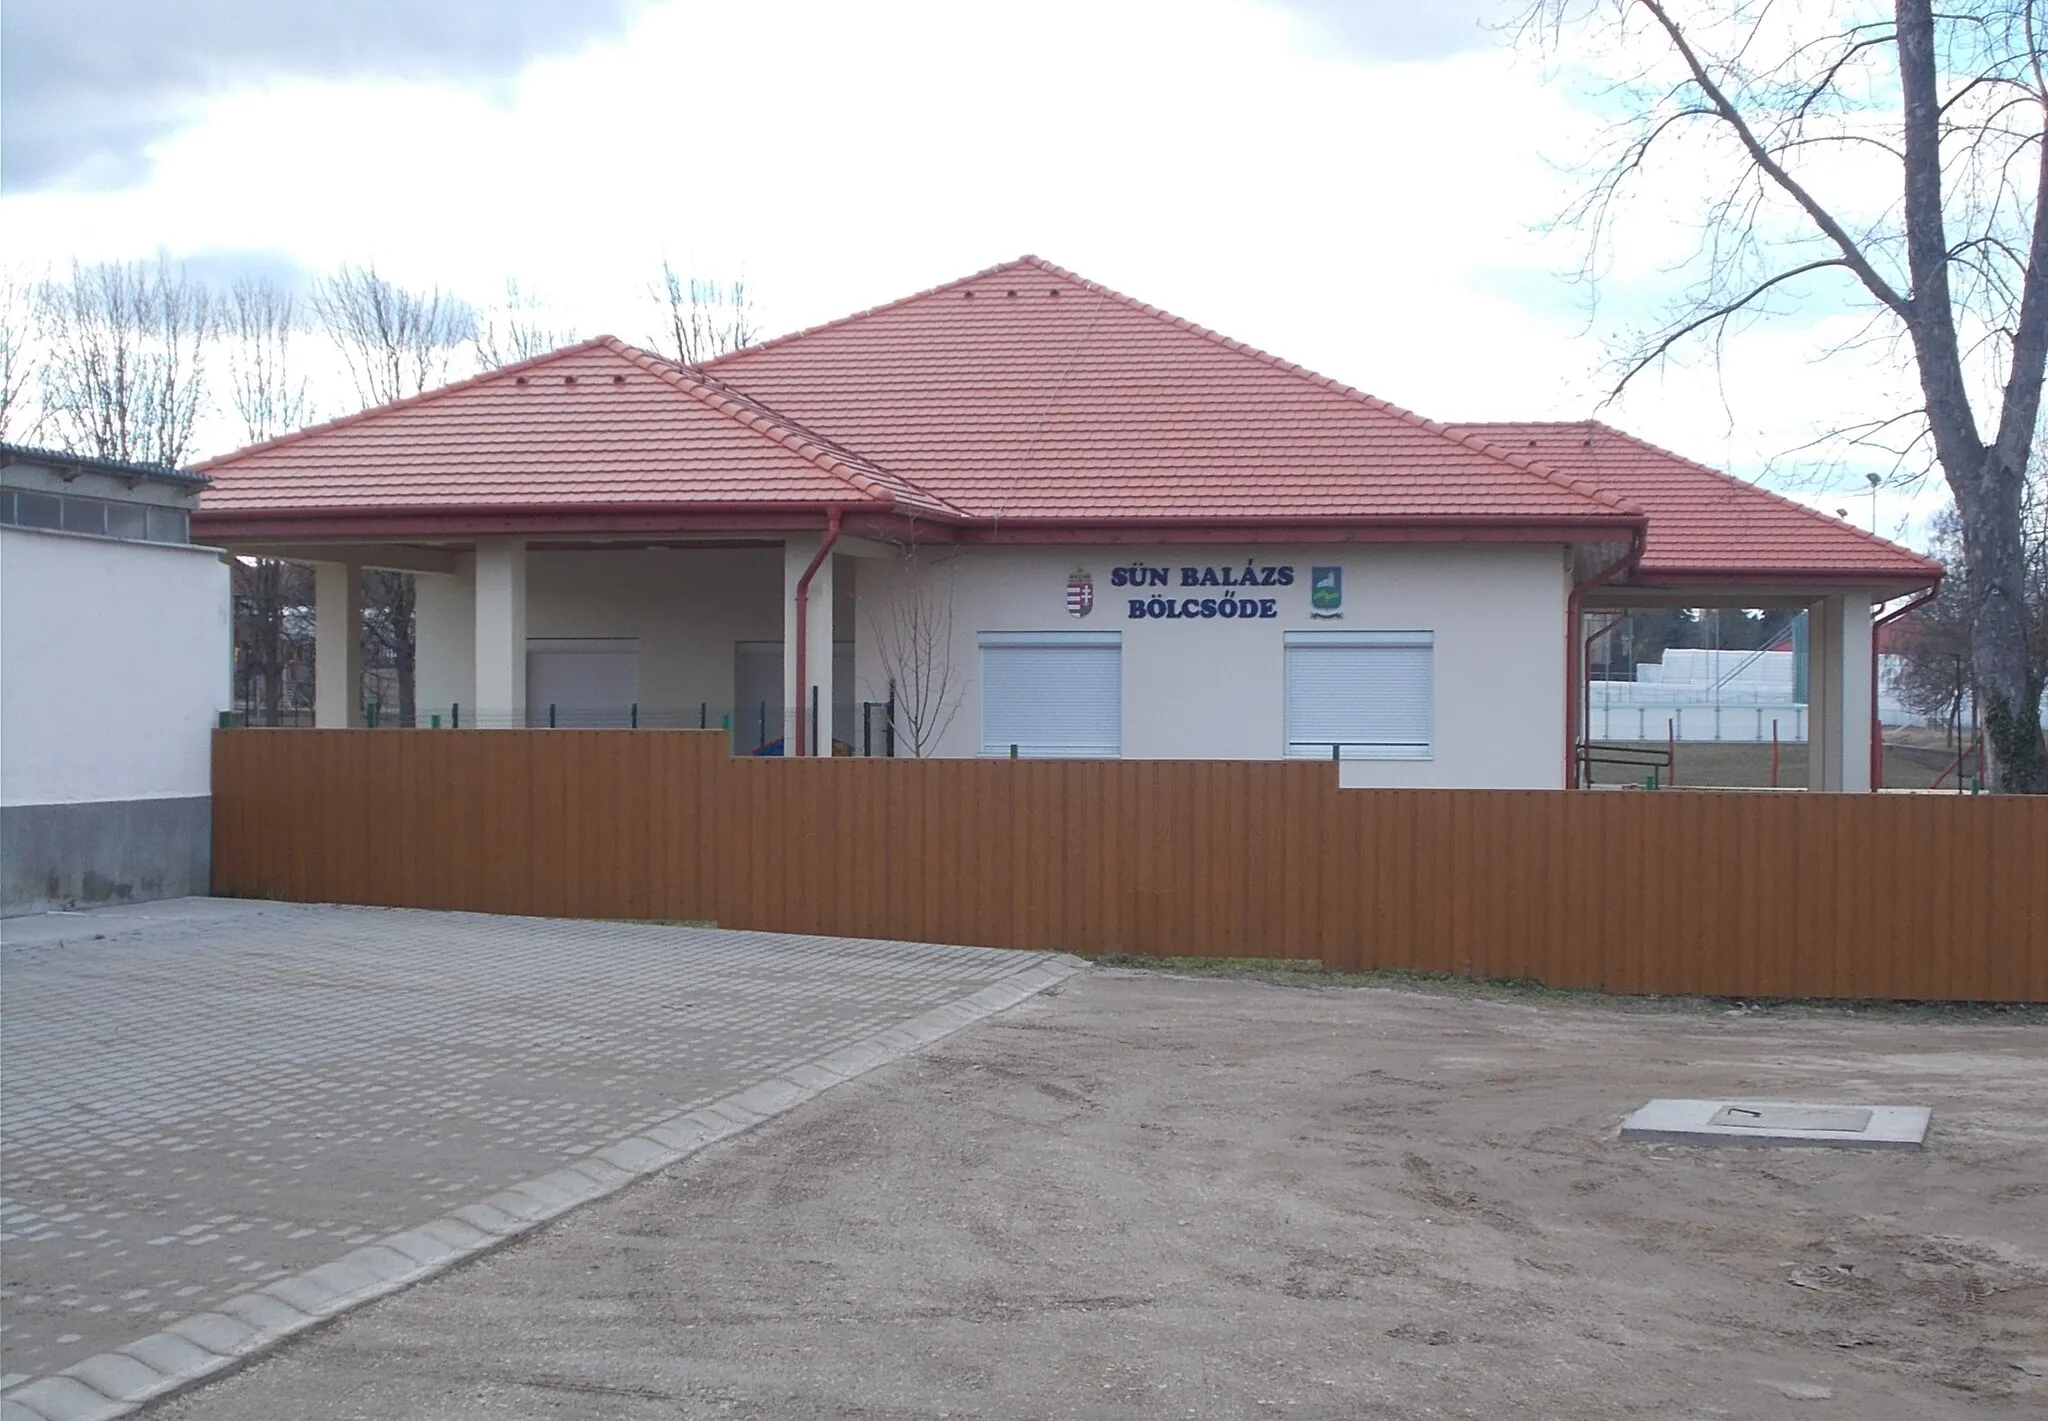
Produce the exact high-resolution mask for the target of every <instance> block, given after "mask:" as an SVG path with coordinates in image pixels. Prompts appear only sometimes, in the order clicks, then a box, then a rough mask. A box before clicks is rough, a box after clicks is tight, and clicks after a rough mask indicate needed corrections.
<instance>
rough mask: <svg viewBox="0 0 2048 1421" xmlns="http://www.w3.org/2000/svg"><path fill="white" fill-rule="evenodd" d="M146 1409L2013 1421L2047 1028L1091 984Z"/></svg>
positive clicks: (2045, 1309) (2037, 1311)
mask: <svg viewBox="0 0 2048 1421" xmlns="http://www.w3.org/2000/svg"><path fill="white" fill-rule="evenodd" d="M1659 1095H1665V1096H1705V1095H1731V1096H1734V1095H1747V1096H1760V1097H1766V1098H1770V1097H1776V1098H1784V1099H1802V1098H1803V1099H1816V1098H1817V1099H1823V1100H1844V1101H1864V1102H1872V1103H1892V1104H1924V1105H1928V1106H1931V1107H1932V1108H1933V1110H1934V1126H1933V1130H1932V1132H1931V1134H1930V1136H1929V1143H1928V1148H1927V1149H1926V1150H1925V1151H1924V1152H1920V1153H1888V1152H1873V1153H1865V1152H1854V1151H1812V1150H1768V1149H1755V1150H1744V1149H1728V1148H1720V1149H1699V1148H1693V1147H1685V1146H1668V1145H1624V1144H1622V1143H1620V1142H1619V1141H1618V1140H1617V1138H1616V1127H1617V1124H1618V1122H1619V1120H1620V1118H1621V1116H1622V1115H1623V1114H1625V1113H1626V1112H1627V1111H1628V1110H1630V1109H1632V1108H1633V1107H1635V1106H1636V1105H1638V1104H1640V1103H1642V1101H1643V1100H1645V1099H1647V1098H1649V1097H1651V1096H1659ZM158 1414H159V1415H161V1416H163V1417H166V1418H170V1417H175V1418H180V1421H202V1419H203V1421H227V1418H250V1421H254V1418H270V1417H276V1416H284V1415H290V1416H295V1417H307V1418H342V1417H380V1418H381V1417H400V1416H405V1417H428V1418H471V1417H475V1418H482V1417H526V1416H532V1417H552V1416H576V1417H620V1418H643V1417H644V1418H653V1417H713V1416H778V1417H779V1416H789V1417H827V1416H831V1417H839V1416H844V1417H903V1418H909V1417H920V1418H921V1417H941V1416H980V1417H1044V1416H1074V1417H1159V1416H1197V1417H1214V1416H1228V1417H1235V1416H1260V1417H1265V1416H1302V1417H1311V1416H1313V1417H1358V1416H1366V1415H1370V1416H1373V1417H1395V1418H1404V1417H1424V1416H1472V1417H1502V1416H1530V1417H1621V1416H1659V1417H1663V1416H1674V1417H1707V1416H1713V1417H1728V1418H1745V1417H1758V1418H1762V1417H1772V1418H1776V1417H1784V1416H1795V1417H1804V1416H1812V1417H1828V1416H1839V1417H1856V1418H1860V1421H1885V1418H1900V1421H1905V1418H1914V1419H1915V1421H1919V1419H1920V1418H1937V1417H1972V1418H1976V1417H2029V1418H2037V1417H2040V1416H2042V1415H2043V1414H2048V1030H2044V1028H2043V1027H2042V1026H2041V1025H2040V1024H2039V1023H2038V1022H2037V1021H2033V1020H2019V1021H2007V1022H1999V1021H1984V1020H1977V1019H1970V1018H1967V1017H1963V1016H1957V1017H1955V1018H1949V1019H1944V1018H1940V1017H1935V1018H1929V1017H1927V1016H1925V1015H1921V1014H1912V1013H1883V1012H1879V1013H1871V1014H1862V1015H1857V1014H1847V1013H1840V1014H1826V1013H1812V1012H1797V1011H1793V1012H1765V1013H1740V1012H1734V1013H1728V1012H1722V1011H1719V1010H1708V1011H1700V1010H1697V1009H1694V1010H1672V1011H1655V1010H1651V1011H1645V1010H1632V1011H1617V1010H1613V1009H1611V1008H1608V1007H1605V1006H1602V1005H1599V1004H1576V1003H1571V1002H1556V1001H1533V1000H1532V1001H1513V1000H1509V1001H1501V1000H1485V999H1474V998H1470V997H1458V996H1441V995H1432V994H1429V993H1425V992H1413V991H1388V990H1378V989H1358V988H1333V987H1303V986H1287V985H1274V984H1269V983H1265V982H1260V981H1247V980H1219V979H1191V978H1180V977H1172V976H1166V975H1161V974H1159V973H1156V972H1125V971H1116V970H1109V969H1098V970H1096V971H1092V972H1088V973H1084V974H1082V975H1081V976H1078V977H1076V978H1074V979H1072V980H1071V981H1069V982H1068V983H1067V984H1066V985H1065V986H1064V987H1063V988H1060V989H1056V995H1049V996H1046V997H1041V998H1038V999H1036V1000H1034V1001H1031V1002H1028V1003H1026V1004H1025V1005H1023V1006H1021V1007H1019V1008H1017V1009H1016V1010H1014V1011H1012V1012H1009V1013H1007V1014H1006V1015H1004V1016H1002V1017H998V1018H996V1019H994V1020H992V1021H989V1022H987V1023H984V1024H983V1025H981V1026H979V1027H977V1028H974V1029H972V1030H970V1031H967V1032H964V1033H962V1034H960V1035H958V1036H955V1037H952V1038H950V1039H948V1040H947V1041H945V1042H943V1043H941V1044H939V1045H938V1046H936V1047H933V1048H931V1049H929V1050H927V1051H925V1052H924V1053H922V1054H920V1055H918V1056H916V1057H913V1058H910V1059H908V1060H906V1061H903V1062H900V1063H898V1064H896V1065H893V1066H890V1067H887V1068H884V1069H882V1070H879V1071H876V1072H874V1073H872V1074H870V1075H868V1076H866V1077H863V1078H862V1079H860V1080H858V1081H855V1082H853V1083H851V1084H849V1085H846V1086H843V1087H841V1088H839V1089H837V1090H834V1091H831V1092H829V1093H827V1094H826V1095H825V1096H823V1097H821V1098H820V1099H818V1100H816V1101H813V1102H811V1103H810V1104H808V1105H805V1106H803V1107H801V1108H799V1109H797V1110H796V1111H794V1112H792V1113H791V1114H789V1115H787V1116H784V1117H782V1118H780V1119H778V1120H776V1121H774V1122H772V1123H771V1124H769V1125H767V1126H765V1127H763V1128H762V1129H760V1130H758V1131H756V1132H755V1133H753V1134H751V1135H748V1136H745V1137H742V1138H741V1139H739V1140H737V1141H735V1142H732V1143H729V1144H726V1145H722V1146H719V1147H716V1148H714V1149H711V1150H708V1151H706V1152H704V1153H703V1154H701V1155H698V1156H696V1157H694V1158H693V1159H691V1160H690V1161H688V1162H686V1163H685V1164H683V1165H680V1166H678V1167H676V1168H675V1169H674V1170H672V1171H670V1172H669V1173H668V1174H666V1175H664V1176H661V1177H659V1178H656V1179H652V1180H650V1181H648V1182H646V1183H644V1184H642V1185H640V1186H638V1187H636V1188H634V1189H632V1190H630V1191H628V1192H627V1193H625V1194H622V1195H620V1196H618V1197H616V1198H614V1199H612V1200H610V1201H607V1202H604V1203H601V1204H598V1205H595V1206H593V1207H591V1208H589V1209H586V1210H584V1211H582V1212H581V1213H578V1214H576V1215H573V1216H571V1217H569V1218H567V1219H565V1220H563V1221H562V1222H560V1223H558V1224H556V1225H554V1226H552V1227H550V1228H548V1229H546V1230H545V1231H543V1232H541V1233H540V1234H537V1235H535V1236H533V1237H531V1238H529V1239H528V1240H526V1241H524V1242H522V1243H520V1244H517V1245H515V1246H513V1247H510V1248H508V1249H506V1250H504V1251H502V1252H500V1253H497V1254H494V1255H492V1256H490V1257H488V1258H485V1259H483V1260H481V1261H480V1262H478V1263H476V1264H473V1265H471V1266H469V1267H467V1268H464V1269H462V1270H460V1271H459V1272H456V1273H453V1274H450V1275H448V1276H446V1277H444V1278H441V1279H439V1280H436V1281H434V1282H431V1283H428V1284H425V1285H423V1286H421V1287H418V1288H416V1289H413V1290H412V1291H410V1292H407V1293H405V1294H402V1295H399V1296H397V1297H395V1298H392V1299H390V1300H388V1301H386V1302H384V1303H380V1304H377V1305H374V1306H372V1307H369V1308H367V1309H364V1310H363V1311H361V1312H358V1313H355V1314H352V1315H350V1316H348V1317H346V1318H344V1319H342V1320H341V1321H339V1322H338V1323H336V1324H335V1325H333V1326H330V1327H328V1328H326V1329H323V1330H322V1331H320V1332H318V1333H315V1334H311V1335H309V1336H307V1337H306V1338H305V1339H303V1340H302V1341H300V1342H297V1343H295V1344H292V1345H290V1346H288V1347H287V1348H285V1349H284V1350H283V1351H281V1352H280V1353H277V1354H275V1355H273V1356H272V1357H270V1358H269V1359H267V1360H265V1361H262V1362H259V1363H257V1364H256V1365H255V1366H253V1367H251V1368H250V1369H249V1370H247V1371H245V1372H242V1373H240V1374H238V1375H236V1376H234V1377H231V1378H229V1379H227V1380H225V1381H223V1382H221V1383H219V1384H217V1385H214V1386H212V1387H209V1388H206V1389H204V1390H202V1391H199V1392H195V1393H192V1394H190V1395H188V1396H186V1397H184V1398H181V1399H178V1400H176V1401H174V1402H172V1403H171V1404H169V1405H168V1406H166V1407H164V1408H163V1409H162V1410H161V1411H160V1412H159V1413H158Z"/></svg>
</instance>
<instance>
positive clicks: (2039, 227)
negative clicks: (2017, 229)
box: [1896, 0, 2048, 794]
mask: <svg viewBox="0 0 2048 1421" xmlns="http://www.w3.org/2000/svg"><path fill="white" fill-rule="evenodd" d="M1896 16H1897V21H1898V51H1899V85H1900V90H1901V93H1902V95H1903V98H1904V106H1905V133H1904V137H1905V150H1904V155H1903V156H1904V159H1905V179H1906V185H1905V219H1906V259H1907V265H1908V267H1909V269H1910V270H1911V272H1912V276H1913V293H1912V296H1911V297H1910V298H1909V299H1908V300H1907V302H1906V304H1905V310H1904V312H1903V313H1902V314H1903V315H1904V316H1905V320H1906V327H1907V330H1908V332H1909V333H1910V334H1911V336H1912V340H1913V354H1914V356H1915V364H1916V365H1917V366H1918V367H1919V373H1920V391H1921V393H1922V395H1924V396H1925V397H1926V400H1927V406H1926V408H1927V425H1928V430H1929V432H1930V433H1931V434H1933V436H1934V452H1935V457H1936V458H1937V459H1938V460H1939V461H1940V463H1941V470H1942V473H1943V475H1944V476H1945V477H1946V478H1947V480H1948V486H1949V491H1950V492H1951V493H1952V494H1953V495H1954V496H1955V501H1956V516H1957V517H1958V518H1959V519H1960V520H1961V522H1962V525H1963V556H1964V559H1965V561H1966V562H1967V563H1968V565H1969V578H1970V588H1969V593H1970V599H1971V602H1972V604H1973V605H1972V607H1971V615H1970V633H1971V669H1972V670H1973V671H1974V672H1975V675H1976V682H1977V690H1978V696H1979V700H1978V705H1977V714H1978V723H1979V725H1980V726H1981V727H1982V728H1983V730H1984V731H1985V734H1986V743H1987V745H1988V746H1989V749H1990V752H1991V765H1990V771H1991V773H1990V788H1991V789H1992V790H1993V792H1995V793H2003V794H2048V753H2044V749H2043V745H2042V739H2041V722H2040V705H2041V686H2040V683H2039V682H2038V681H2036V680H2035V679H2034V676H2033V669H2032V666H2031V664H2030V661H2029V658H2028V656H2027V602H2026V587H2027V569H2026V526H2025V522H2024V520H2023V519H2022V517H2021V513H2020V489H2021V485H2022V481H2023V479H2024V478H2025V473H2026V470H2025V463H2026V450H2027V448H2028V447H2029V446H2030V445H2031V444H2032V443H2033V437H2034V422H2035V419H2036V417H2037V415H2038V412H2039V410H2040V407H2041V372H2042V366H2043V361H2044V359H2048V270H2044V268H2048V133H2044V134H2043V136H2042V152H2041V154H2040V157H2039V162H2040V174H2039V177H2038V178H2037V179H2036V183H2037V187H2038V192H2037V199H2036V201H2037V207H2036V211H2035V214H2034V231H2033V240H2032V244H2031V249H2030V257H2029V261H2028V264H2027V268H2026V270H2027V274H2026V278H2025V281H2024V290H2023V291H2022V293H2021V296H2020V301H2019V308H2018V311H2017V312H2016V320H2015V326H2014V330H2013V334H2012V370H2011V374H2010V376H2009V378H2008V379H2007V381H2006V387H2005V399H2004V403H2003V410H2002V415H2001V418H2000V420H1999V430H1998V434H1997V437H1996V438H1994V439H1993V440H1991V441H1990V442H1989V443H1988V444H1987V443H1986V442H1985V440H1984V437H1983V435H1982V434H1981V433H1980V432H1979V429H1978V426H1977V420H1976V416H1975V415H1974V414H1973V413H1972V412H1971V410H1970V397H1969V385H1968V382H1967V380H1966V379H1965V378H1964V374H1963V360H1962V347H1961V344H1960V341H1959V339H1958V336H1957V331H1956V321H1955V309H1954V306H1953V303H1952V296H1951V291H1950V286H1949V265H1950V261H1951V255H1950V252H1949V241H1948V236H1947V230H1946V224H1945V219H1944V215H1943V209H1942V197H1943V193H1944V188H1943V181H1944V174H1943V169H1942V154H1941V140H1942V125H1941V113H1942V103H1941V95H1940V89H1939V84H1938V81H1937V76H1938V68H1939V66H1938V64H1937V58H1936V54H1935V43H1934V15H1933V7H1932V5H1931V3H1930V0H1897V3H1896Z"/></svg>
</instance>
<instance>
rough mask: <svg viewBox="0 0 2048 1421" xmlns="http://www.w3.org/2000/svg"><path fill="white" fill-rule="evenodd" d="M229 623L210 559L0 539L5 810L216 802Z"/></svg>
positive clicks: (127, 546)
mask: <svg viewBox="0 0 2048 1421" xmlns="http://www.w3.org/2000/svg"><path fill="white" fill-rule="evenodd" d="M228 617H229V609H228V570H227V567H226V565H225V564H224V563H222V562H221V560H220V554H219V552H218V551H216V550H214V549H211V548H195V547H190V546H186V545H181V544H168V543H139V542H122V541H116V540H114V539H111V538H85V537H75V536H71V535H68V534H62V533H42V532H33V531H29V530H26V529H19V528H7V529H4V530H0V648H4V651H5V655H4V657H0V804H6V805H22V804H73V803H88V802H93V801H99V800H129V799H170V798H177V797H180V796H201V795H207V794H210V793H211V792H212V769H211V766H212V755H211V745H212V735H213V730H214V727H215V726H216V725H217V724H218V723H219V717H220V711H221V710H222V709H223V708H224V707H226V706H227V705H228V704H229V701H230V698H231V695H232V686H231V680H232V669H233V668H232V666H231V665H230V655H231V652H230V647H231V645H232V643H231V641H230V639H229V626H228Z"/></svg>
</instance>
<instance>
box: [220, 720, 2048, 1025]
mask: <svg viewBox="0 0 2048 1421" xmlns="http://www.w3.org/2000/svg"><path fill="white" fill-rule="evenodd" d="M213 815H214V855H213V872H214V885H215V890H216V891H217V892H221V893H228V894H238V895H246V896H251V897H266V898H282V899H291V900H296V901H304V902H337V903H367V904H385V905H392V906H403V907H418V908H458V909H466V910H471V911H477V912H488V913H525V914H539V915H543V916H560V917H599V918H653V919H667V920H703V921H710V922H716V923H718V924H720V925H723V926H728V927H744V928H756V929H763V930H768V931H775V932H802V933H831V934H844V935H849V936H858V937H886V938H910V939H920V940H925V941H934V942H955V943H975V944H982V945H987V946H994V947H1028V948H1061V949H1066V950H1068V951H1073V952H1084V953H1108V952H1136V953H1154V954H1169V955H1187V956H1227V957H1270V958H1317V959H1320V960H1321V961H1323V962H1324V963H1326V964H1328V965H1329V966H1331V967H1335V968H1343V969H1350V970H1356V969H1363V968H1375V967H1392V968H1405V969H1410V970H1414V971H1421V972H1444V973H1459V974H1466V975H1471V976H1475V977H1494V978H1525V979H1534V980H1537V981H1541V982H1545V983H1548V984H1550V985H1553V986H1558V987H1589V988H1598V989H1603V990H1607V991H1615V992H1656V993H1706V994H1712V995H1725V996H1744V997H1750V996H1801V997H1844V998H1906V999H1949V1000H1980V1001H2034V1002H2039V1001H2048V799H2021V798H1960V797H1933V796H1874V795H1819V794H1764V793H1758V794H1714V793H1687V792H1682V791H1663V792H1658V793H1643V792H1636V793H1623V792H1609V793H1597V792H1583V793H1563V792H1554V791H1549V792H1546V791H1533V792H1532V791H1510V790H1499V791H1494V790H1485V791H1462V790H1460V791H1446V790H1340V789H1338V788H1337V787H1336V775H1335V770H1334V767H1332V766H1330V765H1328V764H1325V763H1322V762H1309V763H1281V762H1256V763H1246V762H1234V761H1192V762H1155V761H1074V760H1037V761H1033V760H1022V761H1010V760H997V761H974V760H927V761H909V760H865V759H854V760H845V759H841V760H787V761H785V760H773V759H735V758H733V757H731V756H729V755H728V754H727V753H726V749H725V742H724V739H723V737H722V736H720V735H719V734H717V733H715V732H714V733H711V734H705V733H702V732H691V731H462V732H450V731H442V732H435V731H395V730H377V731H317V730H307V731H301V730H268V731H250V730H233V731H222V732H219V733H218V735H217V738H216V740H215V744H214V803H213Z"/></svg>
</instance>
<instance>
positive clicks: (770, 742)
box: [220, 701, 897, 757]
mask: <svg viewBox="0 0 2048 1421" xmlns="http://www.w3.org/2000/svg"><path fill="white" fill-rule="evenodd" d="M894 710H895V707H894V703H893V702H890V701H863V702H860V703H859V704H857V705H855V706H851V707H848V706H841V707H839V708H837V710H836V711H835V713H834V714H833V716H832V727H831V730H832V753H833V754H835V755H856V756H879V757H893V756H894V755H895V754H896V747H897V741H896V727H895V719H894ZM821 719H822V713H821V708H820V707H819V706H817V705H815V704H813V705H812V706H811V707H810V709H809V715H808V717H807V723H806V725H805V727H804V728H805V738H806V741H807V743H810V744H822V743H823V742H822V741H821V740H820V739H819V732H820V730H821V729H822V726H821V724H820V721H821ZM359 724H360V725H361V726H362V727H363V728H364V729H368V730H720V731H724V732H725V733H726V734H727V736H729V737H730V740H731V745H732V753H733V754H735V755H766V756H774V755H781V754H783V753H785V751H786V749H787V746H788V742H789V741H790V739H791V738H792V737H793V736H794V734H795V731H796V723H795V718H794V717H793V716H791V715H789V714H788V713H787V712H786V711H785V710H784V708H783V707H781V706H779V705H776V704H775V703H774V702H772V701H757V702H754V703H752V704H750V705H744V706H739V707H736V708H733V709H727V708H725V707H723V706H714V705H712V704H711V703H710V702H709V701H699V702H698V703H697V704H695V705H689V706H651V705H642V704H640V703H638V702H634V703H632V704H630V705H626V706H605V707H590V706H563V705H559V704H549V705H533V706H528V707H527V708H526V709H525V710H493V709H488V708H483V707H478V706H473V705H463V704H461V703H459V702H458V703H454V704H450V705H446V706H439V707H421V708H420V709H419V710H418V711H416V712H415V713H414V714H413V715H411V716H405V715H401V714H399V713H398V712H396V711H394V710H391V709H389V708H386V707H382V706H379V705H378V704H377V703H376V702H374V701H370V702H366V703H365V704H364V705H363V708H362V710H361V711H360V712H359ZM220 725H221V728H222V729H224V730H228V729H235V730H240V729H249V730H262V729H310V728H311V727H312V725H313V713H312V712H311V711H310V710H297V711H288V712H286V713H285V714H283V715H281V716H279V717H277V718H276V719H274V720H273V719H272V718H270V717H268V716H266V715H264V714H263V713H262V712H261V711H260V710H249V709H243V710H232V711H222V712H221V713H220Z"/></svg>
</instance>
